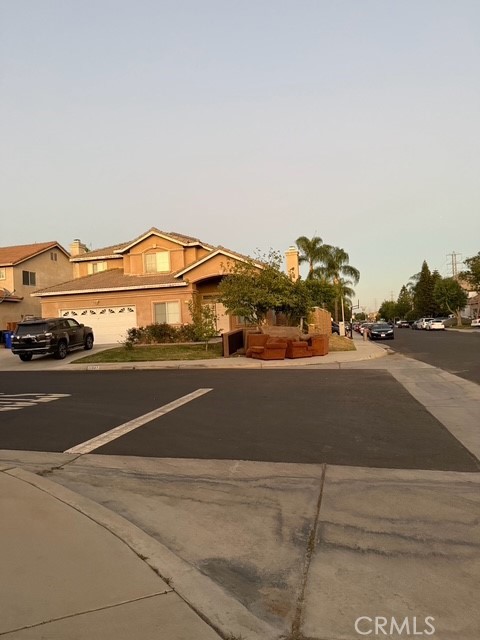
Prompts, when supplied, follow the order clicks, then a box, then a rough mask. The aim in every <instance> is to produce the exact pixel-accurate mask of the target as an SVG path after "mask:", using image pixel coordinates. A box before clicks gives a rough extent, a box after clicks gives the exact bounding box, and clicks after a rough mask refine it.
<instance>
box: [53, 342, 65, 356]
mask: <svg viewBox="0 0 480 640" xmlns="http://www.w3.org/2000/svg"><path fill="white" fill-rule="evenodd" d="M66 355H67V343H66V342H65V340H61V341H60V342H59V343H58V347H57V350H56V351H55V358H56V359H57V360H63V359H64V358H65V356H66Z"/></svg>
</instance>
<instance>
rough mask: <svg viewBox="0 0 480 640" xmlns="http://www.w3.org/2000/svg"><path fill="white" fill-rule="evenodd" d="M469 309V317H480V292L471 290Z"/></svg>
mask: <svg viewBox="0 0 480 640" xmlns="http://www.w3.org/2000/svg"><path fill="white" fill-rule="evenodd" d="M467 309H468V313H467V317H468V318H480V293H476V292H475V291H473V292H471V295H469V298H468V302H467Z"/></svg>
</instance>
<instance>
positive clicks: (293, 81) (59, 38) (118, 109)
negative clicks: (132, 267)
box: [0, 0, 480, 309]
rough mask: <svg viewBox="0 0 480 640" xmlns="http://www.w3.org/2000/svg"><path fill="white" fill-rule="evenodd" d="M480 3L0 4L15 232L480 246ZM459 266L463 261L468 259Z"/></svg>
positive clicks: (4, 219) (6, 216)
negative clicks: (156, 231) (157, 232)
mask: <svg viewBox="0 0 480 640" xmlns="http://www.w3.org/2000/svg"><path fill="white" fill-rule="evenodd" d="M479 114H480V2H479V1H478V0H455V1H454V0H449V1H446V0H329V1H327V0H316V1H312V0H288V1H286V0H221V1H220V0H171V1H164V0H128V1H127V0H75V1H72V0H0V127H1V141H0V163H1V164H0V189H1V198H0V245H1V246H8V245H13V244H27V243H31V242H44V241H47V240H57V241H58V242H60V243H61V244H62V245H63V246H64V247H66V248H68V246H69V244H70V243H71V241H72V240H73V239H74V238H80V239H81V240H82V241H84V242H85V243H86V244H87V245H88V246H90V247H91V248H92V249H93V248H100V247H102V246H106V245H110V244H115V243H117V242H123V241H127V240H130V239H132V238H134V237H136V236H138V235H141V234H142V233H143V232H144V231H146V230H147V229H148V228H150V227H152V226H156V227H158V228H160V229H163V230H165V231H177V232H180V233H185V234H187V235H193V236H196V237H199V238H201V239H202V240H204V241H205V242H209V243H212V244H222V245H224V246H227V247H230V248H231V249H234V250H236V251H240V252H243V253H247V254H253V253H254V252H255V250H256V249H257V248H258V249H260V250H261V251H264V252H265V251H267V250H268V249H269V248H270V247H271V248H273V249H276V250H279V251H281V252H284V251H285V250H286V249H287V248H288V246H289V245H291V244H293V243H294V241H295V239H296V238H297V237H298V236H300V235H306V236H308V237H311V236H313V235H318V236H320V237H321V238H323V240H324V242H326V243H329V244H334V245H337V246H340V247H343V248H344V249H345V250H346V251H347V252H348V253H349V254H350V262H351V264H352V265H353V266H355V267H357V268H358V269H359V270H360V272H361V280H360V283H359V285H358V286H357V287H356V295H355V302H356V301H357V299H360V305H361V306H365V307H366V308H367V309H373V307H374V305H375V302H376V303H377V305H380V303H381V302H382V300H384V299H390V297H391V295H392V294H393V297H394V298H395V299H396V298H397V296H398V292H399V290H400V287H401V286H402V284H404V283H406V282H407V281H408V279H409V277H410V276H411V275H412V274H414V273H416V272H418V271H419V270H420V267H421V264H422V261H423V260H424V259H426V260H427V262H428V264H429V266H430V268H431V269H435V268H436V269H438V270H439V271H440V273H441V274H442V275H448V274H449V272H451V258H447V256H448V254H451V253H452V252H456V253H457V254H459V255H458V257H457V261H458V262H459V261H460V260H461V259H462V258H463V259H464V258H466V257H469V256H472V255H475V254H476V253H477V252H478V251H479V250H480V180H479V176H480V118H479ZM449 265H450V268H449Z"/></svg>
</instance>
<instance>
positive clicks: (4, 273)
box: [0, 267, 7, 280]
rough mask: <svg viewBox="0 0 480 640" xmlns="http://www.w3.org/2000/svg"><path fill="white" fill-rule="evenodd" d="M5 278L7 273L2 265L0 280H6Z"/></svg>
mask: <svg viewBox="0 0 480 640" xmlns="http://www.w3.org/2000/svg"><path fill="white" fill-rule="evenodd" d="M6 279H7V274H6V272H5V269H4V268H3V267H0V280H6Z"/></svg>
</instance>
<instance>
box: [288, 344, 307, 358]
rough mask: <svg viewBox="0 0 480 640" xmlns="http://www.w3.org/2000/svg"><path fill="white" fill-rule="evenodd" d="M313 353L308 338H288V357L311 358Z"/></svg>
mask: <svg viewBox="0 0 480 640" xmlns="http://www.w3.org/2000/svg"><path fill="white" fill-rule="evenodd" d="M312 355H313V354H312V353H311V351H310V349H309V346H308V342H307V341H306V340H287V353H286V357H287V358H310V357H311V356H312Z"/></svg>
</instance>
